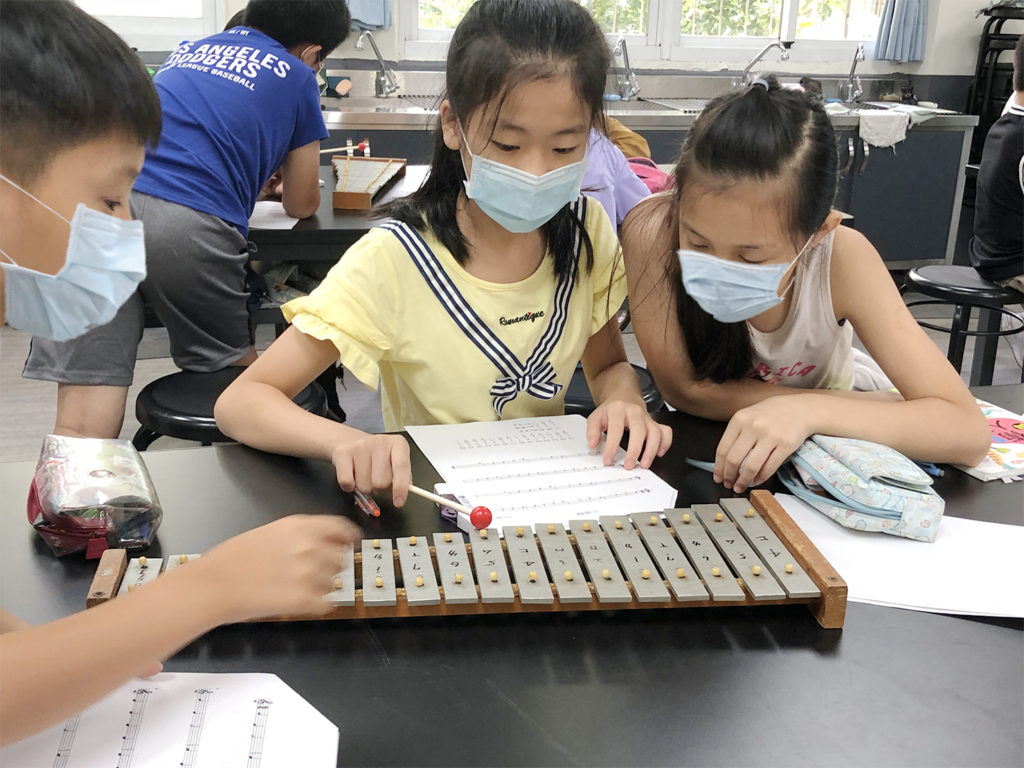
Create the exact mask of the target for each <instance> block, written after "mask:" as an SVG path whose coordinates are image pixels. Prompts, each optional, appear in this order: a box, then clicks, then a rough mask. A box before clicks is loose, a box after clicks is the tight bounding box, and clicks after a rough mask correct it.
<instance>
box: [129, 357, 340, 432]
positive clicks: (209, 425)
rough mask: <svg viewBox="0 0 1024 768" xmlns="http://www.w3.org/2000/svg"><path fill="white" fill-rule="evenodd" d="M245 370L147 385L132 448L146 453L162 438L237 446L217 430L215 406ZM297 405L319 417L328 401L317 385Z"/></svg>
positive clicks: (183, 374)
mask: <svg viewBox="0 0 1024 768" xmlns="http://www.w3.org/2000/svg"><path fill="white" fill-rule="evenodd" d="M244 370H245V368H243V367H242V366H240V365H232V366H229V367H227V368H224V369H222V370H220V371H213V372H212V373H195V372H193V371H179V372H178V373H172V374H170V375H169V376H162V377H161V378H159V379H157V380H156V381H153V382H150V383H149V384H147V385H146V386H145V387H143V389H142V391H141V392H139V396H138V398H136V400H135V417H136V418H137V419H138V420H139V424H141V425H142V426H141V427H139V430H138V431H137V432H136V433H135V437H133V438H132V445H134V446H135V448H136V449H137V450H139V451H144V450H146V449H147V448H148V447H149V446H150V445H152V444H153V441H154V440H156V439H157V438H158V437H160V436H166V437H177V438H179V439H182V440H195V441H196V442H199V443H202V444H203V445H211V444H213V443H230V442H234V441H233V440H232V439H231V438H230V437H227V436H226V435H224V433H223V432H221V431H220V430H219V429H217V422H216V421H215V420H214V418H213V406H214V403H216V402H217V398H218V397H220V394H221V392H223V391H224V390H225V389H227V387H228V385H229V384H230V383H231V382H233V381H234V380H235V379H236V378H238V376H239V375H240V374H241V373H242V371H244ZM295 403H296V405H299V406H300V407H302V408H303V409H304V410H307V411H309V412H310V413H315V414H316V415H317V416H326V415H327V398H326V396H325V395H324V391H323V389H322V388H321V387H320V385H319V384H317V383H316V382H313V383H312V384H310V385H309V386H308V387H306V388H305V389H304V390H302V391H301V392H300V393H299V394H298V396H297V397H296V398H295Z"/></svg>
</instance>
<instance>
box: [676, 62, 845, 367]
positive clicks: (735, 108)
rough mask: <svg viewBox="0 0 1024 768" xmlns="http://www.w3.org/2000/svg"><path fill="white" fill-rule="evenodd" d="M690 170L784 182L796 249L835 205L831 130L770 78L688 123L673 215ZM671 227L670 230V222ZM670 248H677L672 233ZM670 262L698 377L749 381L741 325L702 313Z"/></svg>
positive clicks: (819, 114)
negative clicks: (691, 127)
mask: <svg viewBox="0 0 1024 768" xmlns="http://www.w3.org/2000/svg"><path fill="white" fill-rule="evenodd" d="M695 171H698V172H700V173H701V174H702V175H703V176H710V177H711V178H712V179H720V180H721V182H722V183H723V184H725V185H732V184H736V183H742V182H744V181H759V182H762V181H770V180H774V179H777V178H780V177H783V176H784V177H785V178H786V179H787V180H788V182H789V190H788V195H787V206H786V210H785V211H783V221H785V223H786V226H787V229H788V231H789V233H790V236H791V238H792V240H793V242H794V247H798V246H799V244H800V243H803V242H806V240H807V239H808V238H809V237H811V236H812V235H813V234H814V233H815V232H816V231H817V230H818V229H819V228H820V227H821V225H822V224H823V223H824V222H825V219H826V218H827V217H828V214H829V211H830V210H831V209H832V204H833V202H834V200H835V193H836V182H837V178H838V158H837V156H836V142H835V133H834V131H833V130H832V123H831V121H830V120H829V118H828V115H827V114H826V113H825V110H824V109H823V107H822V106H821V104H820V103H818V102H817V101H816V100H814V99H812V98H811V97H810V96H809V95H808V94H806V93H804V92H802V91H797V90H791V89H787V88H780V87H779V83H778V80H776V78H775V77H774V76H773V75H768V76H767V77H765V78H763V79H759V80H757V81H755V83H754V85H752V86H751V87H750V88H747V89H746V90H745V91H734V92H732V93H728V94H725V95H724V96H720V97H718V98H717V99H714V100H712V101H711V102H709V103H708V105H707V106H706V107H705V108H704V111H703V112H701V114H700V117H698V118H697V120H696V121H695V122H694V125H693V129H692V130H691V131H690V135H689V136H688V137H687V139H686V144H685V145H684V147H683V152H682V155H681V156H680V158H679V162H678V163H677V164H676V172H675V182H676V183H675V199H674V206H673V207H674V210H675V212H676V216H678V213H679V210H680V206H681V204H682V201H683V197H684V196H685V194H686V189H687V183H688V181H691V177H692V175H693V173H694V172H695ZM670 225H672V226H673V228H675V222H673V221H671V217H670ZM676 231H678V230H676ZM674 241H675V242H676V247H678V234H676V235H675V236H674ZM668 256H669V260H668V265H667V269H666V275H667V277H668V278H669V279H671V280H672V285H673V290H674V291H675V293H676V307H677V316H678V321H679V324H680V326H681V329H682V332H683V338H684V339H685V341H686V348H687V351H688V352H689V355H690V361H691V362H692V364H693V368H694V375H695V376H696V378H698V379H710V380H711V381H714V382H717V383H721V382H723V381H729V380H733V379H739V378H743V377H744V376H747V375H749V374H750V373H751V371H752V367H753V357H754V353H753V347H752V345H751V342H750V333H749V331H748V329H747V324H746V323H745V322H738V323H721V322H719V321H717V320H715V319H714V318H713V317H712V316H711V315H709V314H708V313H706V312H704V310H702V309H701V308H700V306H699V305H698V304H697V302H696V301H694V300H693V299H692V298H691V297H690V296H689V295H688V294H687V293H686V291H685V290H683V284H682V279H681V274H680V269H679V265H678V263H677V261H676V258H675V253H669V254H668Z"/></svg>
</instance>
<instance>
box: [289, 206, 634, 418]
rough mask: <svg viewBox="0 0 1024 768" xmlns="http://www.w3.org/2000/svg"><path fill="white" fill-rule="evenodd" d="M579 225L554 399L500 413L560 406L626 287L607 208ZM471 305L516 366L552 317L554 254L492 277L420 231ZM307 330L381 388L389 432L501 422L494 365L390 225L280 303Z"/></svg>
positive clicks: (517, 404) (525, 398) (525, 402)
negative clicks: (515, 276)
mask: <svg viewBox="0 0 1024 768" xmlns="http://www.w3.org/2000/svg"><path fill="white" fill-rule="evenodd" d="M585 226H586V230H587V232H588V234H589V235H590V239H591V242H592V243H593V246H594V266H593V269H592V270H591V271H590V272H589V273H587V272H586V271H585V270H584V269H583V268H582V265H583V264H584V263H585V252H584V254H583V255H582V256H581V258H580V264H581V268H580V270H579V274H578V277H577V280H576V283H575V285H574V287H573V290H572V293H571V296H570V297H569V302H568V309H567V311H566V312H564V313H563V314H564V316H565V325H564V328H563V330H562V334H561V337H560V338H559V339H558V341H557V343H556V344H555V346H554V348H553V351H552V352H551V354H550V355H549V356H548V357H547V360H548V362H550V363H551V366H552V367H553V369H554V372H555V378H554V382H555V383H557V384H558V385H560V387H559V388H558V392H557V393H556V394H555V395H554V397H552V398H551V399H540V398H538V397H535V396H534V395H532V394H530V393H529V392H527V391H520V392H518V394H516V395H515V397H514V399H512V400H511V401H509V402H508V403H507V404H505V405H504V407H503V408H502V411H501V418H503V419H514V418H521V417H524V416H549V415H555V414H561V413H563V412H564V400H565V388H566V387H567V386H568V384H569V381H570V379H571V378H572V375H573V372H574V371H575V369H576V364H577V363H578V362H579V360H580V357H581V356H582V354H583V350H584V347H585V346H586V344H587V341H588V340H589V339H590V337H591V336H592V335H593V334H594V333H595V332H597V331H598V330H600V329H601V328H603V327H604V325H605V324H606V323H607V322H608V320H609V318H611V317H612V316H613V315H614V314H615V312H616V311H617V310H618V308H619V305H620V304H621V303H622V301H623V299H624V298H625V294H626V281H625V273H624V270H623V267H622V259H621V258H620V256H619V245H618V239H617V238H616V236H615V231H614V230H613V229H612V226H611V223H610V222H609V221H608V216H607V215H606V214H605V212H604V209H602V207H601V206H600V205H599V204H597V203H595V202H593V201H589V204H588V205H587V213H586V218H585ZM419 235H420V236H421V237H422V238H423V241H424V242H425V243H426V245H427V246H428V247H429V249H430V251H432V252H433V254H434V256H435V257H436V260H437V262H438V263H439V264H440V267H441V269H443V271H444V273H445V274H446V275H447V276H448V278H449V279H450V281H451V283H452V284H453V285H454V287H455V288H456V289H457V290H458V293H460V294H461V295H462V297H463V298H464V299H465V301H466V303H468V305H469V306H470V307H471V308H472V309H473V310H474V311H475V313H476V315H477V316H478V317H479V318H480V320H481V321H483V323H484V324H485V325H486V327H487V328H488V329H490V331H491V332H493V334H494V336H495V337H497V339H498V340H500V341H501V342H502V343H503V344H504V345H505V347H507V349H508V351H509V352H511V353H512V354H513V355H514V356H515V357H516V358H517V359H518V361H519V362H520V363H526V361H527V360H528V359H529V358H530V356H531V354H532V353H533V351H534V349H535V348H536V347H537V346H538V342H540V341H541V339H542V337H543V336H544V334H545V330H546V329H547V326H548V322H549V320H550V319H551V318H552V316H553V315H554V314H555V307H554V304H555V293H556V285H557V281H556V278H555V274H554V269H553V264H554V260H553V259H552V258H551V257H550V254H549V256H548V258H545V259H544V261H543V262H542V263H541V265H540V267H539V268H538V269H537V271H536V272H534V273H533V274H532V275H530V276H529V277H527V278H526V279H525V280H521V281H519V282H516V283H490V282H486V281H484V280H480V279H477V278H476V277H473V276H472V275H470V274H469V273H467V272H466V271H465V270H464V269H463V268H462V267H461V266H459V264H458V263H457V262H456V261H455V258H454V257H453V256H452V254H451V252H450V251H448V249H446V248H445V247H444V246H442V245H441V243H440V242H439V241H438V240H437V239H436V238H435V237H434V235H433V233H432V232H430V231H419ZM283 311H284V315H285V318H286V319H288V320H289V321H291V322H292V323H293V324H294V325H295V327H297V328H298V329H299V330H300V331H302V332H303V333H306V334H308V335H310V336H312V337H314V338H317V339H320V340H323V341H330V342H332V343H333V344H334V346H335V347H337V349H338V355H339V359H340V361H341V363H342V364H343V365H344V366H345V367H346V368H348V369H349V370H350V371H352V373H353V374H355V376H356V377H357V378H358V379H359V380H360V381H361V382H363V383H364V384H366V385H367V386H368V387H372V388H374V389H376V388H377V386H378V382H379V383H380V386H381V388H382V392H381V400H382V404H383V411H384V426H385V428H386V429H388V430H389V431H394V430H398V429H401V428H402V427H404V426H409V425H418V424H453V423H462V422H469V421H495V420H497V419H498V414H497V413H496V411H495V409H494V406H493V403H492V394H491V388H492V387H493V386H494V385H495V382H496V381H497V380H499V379H501V378H503V375H502V373H500V372H499V369H498V367H497V365H496V364H495V363H494V362H492V361H491V359H489V358H488V357H487V356H486V355H485V354H484V353H483V352H482V351H481V349H480V348H479V347H478V346H477V345H476V344H475V343H474V342H473V341H472V340H471V339H470V338H469V336H467V335H466V333H465V332H464V331H463V330H462V329H461V328H460V327H459V326H457V325H456V323H455V320H454V319H453V318H452V316H451V315H450V314H449V312H448V310H447V309H446V308H445V305H444V304H442V303H441V300H440V299H438V297H437V296H436V295H435V294H434V292H433V290H432V289H431V286H430V285H429V284H428V282H427V280H426V279H425V278H424V276H423V274H422V273H421V272H420V269H419V267H417V264H416V262H415V261H414V260H413V257H412V256H410V254H409V252H408V251H407V250H406V248H405V246H404V245H402V243H401V242H400V241H399V239H398V237H397V236H396V235H395V234H394V233H393V232H391V231H389V230H387V229H382V228H376V229H373V230H371V231H370V232H368V233H367V234H366V235H364V236H363V237H362V238H361V239H360V240H359V241H358V242H357V243H355V245H353V246H352V247H351V248H350V249H349V250H348V251H346V253H345V255H344V257H343V258H342V259H341V260H340V261H339V262H338V264H336V265H335V266H334V268H333V269H331V271H330V272H329V273H328V275H327V277H326V278H324V281H323V282H322V283H321V284H320V286H319V287H318V288H317V289H316V290H314V291H313V293H311V294H310V295H309V296H306V297H303V298H301V299H295V300H293V301H290V302H288V303H287V304H285V305H284V307H283Z"/></svg>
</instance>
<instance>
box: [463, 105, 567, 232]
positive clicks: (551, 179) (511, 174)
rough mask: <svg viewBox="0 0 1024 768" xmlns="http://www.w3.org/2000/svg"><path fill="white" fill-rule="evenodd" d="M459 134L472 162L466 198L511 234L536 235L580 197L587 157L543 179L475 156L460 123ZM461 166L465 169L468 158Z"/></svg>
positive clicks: (467, 173) (551, 172) (550, 172)
mask: <svg viewBox="0 0 1024 768" xmlns="http://www.w3.org/2000/svg"><path fill="white" fill-rule="evenodd" d="M459 133H461V134H462V143H463V145H464V146H465V147H466V152H468V153H469V156H470V157H471V158H472V159H473V172H472V174H470V173H469V171H466V176H467V177H468V180H467V181H464V182H463V184H464V185H465V187H466V197H468V198H469V199H470V200H472V201H473V202H475V203H476V204H477V205H478V206H479V207H480V210H481V211H483V212H484V213H486V214H487V215H488V216H489V217H491V218H492V219H494V221H496V222H497V223H498V224H500V225H501V226H502V227H504V228H505V229H507V230H508V231H509V232H514V233H516V234H522V233H524V232H533V231H534V230H535V229H538V228H540V227H541V226H543V225H544V224H546V223H547V222H548V221H550V220H551V218H552V217H553V216H554V215H555V214H556V213H558V212H559V211H560V210H562V208H564V207H565V206H566V205H568V204H569V203H571V202H573V201H574V200H575V199H576V198H577V197H579V194H580V185H581V184H582V183H583V174H584V172H585V171H586V169H587V160H586V158H583V159H582V160H580V161H579V162H576V163H571V164H569V165H566V166H563V167H562V168H556V169H555V170H553V171H548V172H547V173H545V174H544V175H543V176H534V175H533V174H532V173H527V172H526V171H520V170H519V169H518V168H513V167H511V166H509V165H505V164H504V163H499V162H498V161H497V160H490V159H488V158H486V157H481V156H480V155H474V154H473V151H472V150H471V149H470V148H469V142H468V141H466V134H465V133H463V131H462V125H461V124H460V125H459ZM460 157H461V155H460ZM462 167H463V168H464V169H465V167H466V163H465V159H463V163H462Z"/></svg>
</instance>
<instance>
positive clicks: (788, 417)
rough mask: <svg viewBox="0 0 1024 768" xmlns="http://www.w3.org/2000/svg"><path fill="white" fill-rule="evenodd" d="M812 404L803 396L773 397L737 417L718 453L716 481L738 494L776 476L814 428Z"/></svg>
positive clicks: (719, 446) (745, 410)
mask: <svg viewBox="0 0 1024 768" xmlns="http://www.w3.org/2000/svg"><path fill="white" fill-rule="evenodd" d="M809 406H810V401H809V399H808V398H806V397H801V396H800V395H781V396H779V397H769V398H767V399H765V400H762V401H761V402H759V403H755V404H754V405H751V406H748V407H747V408H741V409H740V410H738V411H736V413H735V414H733V417H732V418H731V419H730V420H729V425H728V426H727V427H726V428H725V434H724V435H722V439H721V441H719V443H718V450H717V451H716V452H715V470H714V478H715V482H716V483H719V482H720V483H722V484H723V485H724V486H725V487H726V488H730V489H732V490H733V491H735V492H736V493H743V491H745V490H746V489H747V488H748V487H750V486H751V485H760V484H761V483H763V482H764V481H765V480H767V479H768V478H769V477H771V476H772V475H773V474H775V470H777V469H778V468H779V466H780V465H781V464H782V462H784V461H785V460H786V459H787V458H789V455H790V454H791V453H793V451H795V450H796V449H797V448H798V447H799V446H800V444H801V443H802V442H803V441H804V440H805V439H806V438H807V436H808V435H810V434H812V433H813V432H815V431H817V430H815V429H814V427H813V423H812V421H811V414H810V411H811V409H810V407H809Z"/></svg>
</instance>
